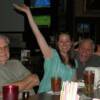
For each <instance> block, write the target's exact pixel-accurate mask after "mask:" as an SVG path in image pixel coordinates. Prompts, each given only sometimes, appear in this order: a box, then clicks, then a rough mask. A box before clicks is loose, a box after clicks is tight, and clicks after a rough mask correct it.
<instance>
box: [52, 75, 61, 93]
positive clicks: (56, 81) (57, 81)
mask: <svg viewBox="0 0 100 100" xmlns="http://www.w3.org/2000/svg"><path fill="white" fill-rule="evenodd" d="M51 89H52V91H53V92H60V90H61V78H60V77H52V78H51Z"/></svg>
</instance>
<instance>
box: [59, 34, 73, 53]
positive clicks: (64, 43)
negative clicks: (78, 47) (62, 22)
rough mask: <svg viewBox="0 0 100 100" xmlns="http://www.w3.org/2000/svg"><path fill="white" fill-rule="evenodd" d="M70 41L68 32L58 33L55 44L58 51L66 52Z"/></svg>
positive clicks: (69, 46) (70, 43)
mask: <svg viewBox="0 0 100 100" xmlns="http://www.w3.org/2000/svg"><path fill="white" fill-rule="evenodd" d="M71 45H72V42H71V38H70V36H69V35H68V34H64V33H62V34H60V35H59V37H58V41H57V46H58V49H59V51H60V52H63V53H67V52H68V51H69V50H70V48H71Z"/></svg>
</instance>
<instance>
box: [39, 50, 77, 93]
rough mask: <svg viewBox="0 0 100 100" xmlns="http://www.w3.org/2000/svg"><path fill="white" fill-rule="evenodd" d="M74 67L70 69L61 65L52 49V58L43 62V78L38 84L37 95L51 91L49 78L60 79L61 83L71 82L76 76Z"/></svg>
mask: <svg viewBox="0 0 100 100" xmlns="http://www.w3.org/2000/svg"><path fill="white" fill-rule="evenodd" d="M76 67H77V62H76V66H75V68H71V67H70V66H69V65H66V64H63V63H62V62H61V59H60V57H59V55H58V53H57V51H56V50H55V49H52V57H51V58H49V59H45V61H44V76H43V79H42V80H41V82H40V86H39V90H38V92H39V93H42V92H48V91H50V90H51V78H52V77H54V76H55V77H60V78H61V79H62V81H66V80H72V78H73V76H74V75H75V74H76Z"/></svg>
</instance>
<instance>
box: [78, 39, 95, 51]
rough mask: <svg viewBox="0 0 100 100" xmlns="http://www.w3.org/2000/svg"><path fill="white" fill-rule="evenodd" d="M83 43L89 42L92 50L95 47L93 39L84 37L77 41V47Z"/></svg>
mask: <svg viewBox="0 0 100 100" xmlns="http://www.w3.org/2000/svg"><path fill="white" fill-rule="evenodd" d="M84 43H90V44H91V46H92V49H93V50H94V49H95V43H94V41H93V40H92V39H90V38H86V39H82V40H80V42H79V47H80V46H81V45H82V44H84Z"/></svg>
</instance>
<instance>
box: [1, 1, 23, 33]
mask: <svg viewBox="0 0 100 100" xmlns="http://www.w3.org/2000/svg"><path fill="white" fill-rule="evenodd" d="M12 1H13V2H15V3H18V4H21V3H23V2H24V0H0V32H15V31H17V32H19V31H24V16H22V15H20V14H18V13H16V12H15V11H14V9H13V6H12Z"/></svg>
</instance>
